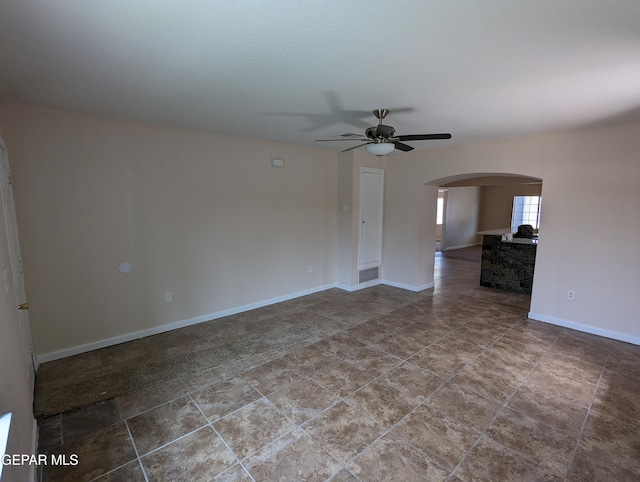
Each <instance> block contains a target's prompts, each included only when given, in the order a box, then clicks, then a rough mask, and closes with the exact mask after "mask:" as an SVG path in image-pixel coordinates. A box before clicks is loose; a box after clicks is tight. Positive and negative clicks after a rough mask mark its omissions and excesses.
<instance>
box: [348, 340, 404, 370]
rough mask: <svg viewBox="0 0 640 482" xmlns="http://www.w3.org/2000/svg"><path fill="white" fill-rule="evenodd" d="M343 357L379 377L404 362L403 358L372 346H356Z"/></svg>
mask: <svg viewBox="0 0 640 482" xmlns="http://www.w3.org/2000/svg"><path fill="white" fill-rule="evenodd" d="M342 359H343V360H344V361H346V362H347V363H349V364H351V365H353V366H354V367H356V368H358V369H360V370H362V371H365V372H367V373H369V374H370V375H373V376H374V377H379V376H380V375H383V374H384V373H386V372H388V371H389V370H391V369H392V368H394V367H396V366H398V365H399V364H400V363H402V360H400V359H398V358H395V357H393V356H390V355H387V354H386V353H384V352H382V351H380V350H376V349H374V348H370V347H362V348H356V349H354V350H353V351H351V352H349V353H345V354H343V355H342Z"/></svg>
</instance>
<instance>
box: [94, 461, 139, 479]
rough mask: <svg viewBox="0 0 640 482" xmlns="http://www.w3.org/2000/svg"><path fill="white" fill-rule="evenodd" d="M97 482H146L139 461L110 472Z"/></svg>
mask: <svg viewBox="0 0 640 482" xmlns="http://www.w3.org/2000/svg"><path fill="white" fill-rule="evenodd" d="M95 480H96V482H121V481H127V482H146V479H145V478H144V474H143V473H142V468H141V467H140V462H138V461H137V460H134V461H133V462H129V463H128V464H127V465H124V466H122V467H120V468H118V469H116V470H114V471H112V472H109V473H107V474H105V475H103V476H102V477H99V478H98V479H95Z"/></svg>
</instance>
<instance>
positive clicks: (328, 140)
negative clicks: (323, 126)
mask: <svg viewBox="0 0 640 482" xmlns="http://www.w3.org/2000/svg"><path fill="white" fill-rule="evenodd" d="M368 140H369V139H365V138H357V137H351V138H349V139H316V142H340V141H368Z"/></svg>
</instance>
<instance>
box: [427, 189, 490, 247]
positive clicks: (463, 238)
mask: <svg viewBox="0 0 640 482" xmlns="http://www.w3.org/2000/svg"><path fill="white" fill-rule="evenodd" d="M479 215H480V188H479V187H477V186H469V187H450V188H448V190H447V210H446V217H445V227H444V236H445V239H444V247H445V248H444V249H445V250H447V249H458V248H465V247H468V246H472V245H474V244H479V243H480V242H481V239H480V237H479V236H478V234H477V233H478V219H479ZM436 231H437V226H436ZM436 236H437V232H436Z"/></svg>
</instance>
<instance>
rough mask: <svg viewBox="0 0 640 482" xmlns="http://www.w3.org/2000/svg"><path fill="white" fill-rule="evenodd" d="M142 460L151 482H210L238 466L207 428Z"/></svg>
mask: <svg viewBox="0 0 640 482" xmlns="http://www.w3.org/2000/svg"><path fill="white" fill-rule="evenodd" d="M141 460H142V465H143V466H144V468H145V471H146V473H147V477H148V479H149V482H156V481H157V482H165V481H168V480H189V481H207V480H211V479H212V478H213V477H214V476H216V475H217V474H219V473H221V472H223V471H225V470H227V469H228V468H230V467H231V466H233V465H234V464H235V463H236V459H235V457H234V456H233V455H232V454H231V452H229V450H228V449H227V447H225V445H224V444H223V443H222V441H221V440H220V438H219V437H218V436H217V435H216V433H215V432H214V431H213V430H212V429H211V427H208V426H207V427H203V428H201V429H200V430H198V431H197V432H194V433H192V434H189V435H187V436H186V437H184V438H181V439H179V440H177V441H175V442H173V443H172V444H170V445H167V446H165V447H162V448H161V449H160V450H156V451H155V452H152V453H150V454H148V455H146V456H144V457H142V459H141Z"/></svg>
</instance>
